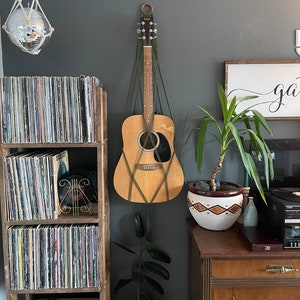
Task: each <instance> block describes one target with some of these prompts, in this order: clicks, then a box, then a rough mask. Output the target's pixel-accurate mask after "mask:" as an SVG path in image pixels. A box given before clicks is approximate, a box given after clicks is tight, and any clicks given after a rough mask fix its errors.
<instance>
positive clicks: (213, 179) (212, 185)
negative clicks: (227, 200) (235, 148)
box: [209, 155, 224, 191]
mask: <svg viewBox="0 0 300 300" xmlns="http://www.w3.org/2000/svg"><path fill="white" fill-rule="evenodd" d="M223 161H224V156H223V155H220V156H219V160H218V163H217V165H216V166H215V168H214V170H213V172H212V174H211V176H210V182H209V185H210V189H211V190H212V191H216V189H217V184H216V177H217V174H218V173H219V172H220V171H221V169H222V166H223Z"/></svg>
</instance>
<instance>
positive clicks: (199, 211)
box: [187, 182, 243, 231]
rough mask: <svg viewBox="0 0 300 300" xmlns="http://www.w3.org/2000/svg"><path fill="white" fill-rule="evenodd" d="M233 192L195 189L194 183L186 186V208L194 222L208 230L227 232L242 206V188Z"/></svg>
mask: <svg viewBox="0 0 300 300" xmlns="http://www.w3.org/2000/svg"><path fill="white" fill-rule="evenodd" d="M230 184H231V185H234V186H235V187H236V190H235V191H216V192H212V191H208V190H202V189H199V188H197V186H196V182H192V183H190V184H189V186H188V195H187V201H188V207H189V210H190V213H191V214H192V216H193V218H194V219H195V221H196V222H197V223H198V224H199V225H200V226H201V227H203V228H205V229H209V230H215V231H220V230H227V229H229V228H230V227H231V226H232V225H233V224H234V223H235V222H236V221H237V219H238V218H239V216H240V214H241V212H242V205H243V188H242V187H240V186H238V185H236V184H232V183H230Z"/></svg>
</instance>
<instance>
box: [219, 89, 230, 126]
mask: <svg viewBox="0 0 300 300" xmlns="http://www.w3.org/2000/svg"><path fill="white" fill-rule="evenodd" d="M218 95H219V100H220V105H221V109H222V113H223V120H224V122H227V117H228V113H227V106H228V103H227V97H226V94H225V91H224V89H223V87H222V85H221V84H220V83H218Z"/></svg>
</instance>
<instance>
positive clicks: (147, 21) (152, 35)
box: [137, 3, 157, 46]
mask: <svg viewBox="0 0 300 300" xmlns="http://www.w3.org/2000/svg"><path fill="white" fill-rule="evenodd" d="M141 12H142V15H141V22H140V23H138V25H139V26H140V27H139V28H138V29H137V33H138V38H139V39H141V40H142V41H143V44H144V45H146V46H150V45H151V42H152V41H153V40H154V39H156V33H157V29H156V28H155V26H156V25H157V24H156V23H154V21H153V5H151V4H150V3H144V4H143V5H142V6H141Z"/></svg>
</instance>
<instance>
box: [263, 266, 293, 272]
mask: <svg viewBox="0 0 300 300" xmlns="http://www.w3.org/2000/svg"><path fill="white" fill-rule="evenodd" d="M266 272H275V273H281V274H284V273H288V272H298V269H294V267H293V266H292V265H268V266H267V268H266Z"/></svg>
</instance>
